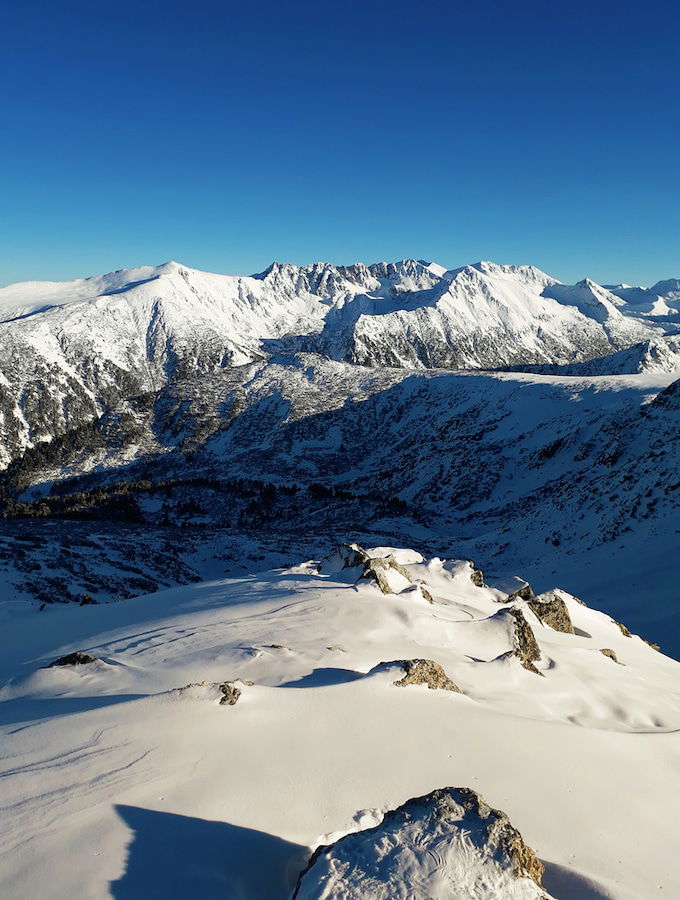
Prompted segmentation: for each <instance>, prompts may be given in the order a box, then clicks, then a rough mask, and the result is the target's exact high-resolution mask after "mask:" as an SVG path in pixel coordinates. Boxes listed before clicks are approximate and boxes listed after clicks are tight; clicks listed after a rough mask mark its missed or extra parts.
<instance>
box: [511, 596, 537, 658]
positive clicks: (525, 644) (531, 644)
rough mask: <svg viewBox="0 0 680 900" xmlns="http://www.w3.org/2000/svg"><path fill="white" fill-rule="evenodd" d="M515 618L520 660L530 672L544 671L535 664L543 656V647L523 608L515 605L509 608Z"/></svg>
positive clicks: (516, 648) (517, 649) (516, 650)
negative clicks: (539, 643) (539, 644)
mask: <svg viewBox="0 0 680 900" xmlns="http://www.w3.org/2000/svg"><path fill="white" fill-rule="evenodd" d="M508 612H509V613H510V615H511V616H512V618H513V620H514V644H515V646H514V652H515V654H516V655H517V656H518V657H519V660H520V662H521V663H522V665H523V666H524V668H525V669H527V670H528V671H529V672H535V673H536V675H541V674H542V673H541V672H539V670H538V669H537V668H536V666H535V665H534V662H535V661H537V660H539V659H540V658H541V648H540V647H539V646H538V641H537V640H536V637H535V635H534V633H533V631H532V630H531V625H529V623H528V622H527V620H526V618H525V617H524V613H523V612H522V610H521V609H517V607H513V608H511V609H509V610H508Z"/></svg>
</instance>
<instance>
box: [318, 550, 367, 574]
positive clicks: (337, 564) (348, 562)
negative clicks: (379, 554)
mask: <svg viewBox="0 0 680 900" xmlns="http://www.w3.org/2000/svg"><path fill="white" fill-rule="evenodd" d="M368 559H369V556H368V553H366V551H365V550H364V549H363V547H360V546H359V545H358V544H340V545H339V546H338V547H336V548H335V550H333V552H332V553H329V554H328V556H324V558H323V559H322V560H321V562H320V563H319V572H320V573H321V574H322V575H335V574H336V573H337V572H342V570H343V569H355V568H357V567H358V566H364V565H365V564H366V562H367V561H368Z"/></svg>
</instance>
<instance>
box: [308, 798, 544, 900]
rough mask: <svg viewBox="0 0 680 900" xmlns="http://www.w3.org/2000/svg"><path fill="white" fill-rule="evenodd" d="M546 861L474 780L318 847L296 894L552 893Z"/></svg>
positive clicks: (330, 897) (447, 898)
mask: <svg viewBox="0 0 680 900" xmlns="http://www.w3.org/2000/svg"><path fill="white" fill-rule="evenodd" d="M542 876H543V865H542V863H541V862H540V860H539V859H538V858H537V856H536V854H535V853H534V851H533V850H532V849H531V848H530V847H529V846H527V844H525V842H524V840H523V839H522V836H521V834H520V833H519V831H518V830H517V829H516V828H515V827H514V826H513V825H512V824H511V822H510V820H509V819H508V817H507V815H506V814H505V813H504V812H501V811H500V810H497V809H493V808H492V807H491V806H489V804H488V803H487V802H486V801H485V800H484V798H483V797H482V796H481V795H480V794H478V793H477V792H476V791H474V790H471V789H470V788H452V787H447V788H441V789H439V790H435V791H432V793H430V794H427V795H426V796H424V797H417V798H415V799H412V800H407V801H406V803H404V804H402V805H401V806H399V807H398V808H397V809H395V810H393V811H391V812H388V813H386V815H385V817H384V819H383V820H382V822H381V823H380V824H379V825H376V826H375V827H373V828H368V829H365V830H363V831H357V832H353V833H351V834H348V835H346V836H345V837H342V838H340V840H338V841H336V842H335V843H334V844H330V845H328V846H321V847H318V848H317V850H315V851H314V853H313V854H312V856H311V858H310V860H309V863H308V865H307V868H306V869H305V870H304V871H303V872H302V873H301V875H300V877H299V878H298V882H297V885H296V888H295V891H294V893H293V900H312V898H319V897H321V896H323V897H324V898H326V900H340V898H343V900H345V898H348V897H357V898H358V897H366V898H368V897H370V898H371V900H391V898H394V897H414V898H415V897H430V898H435V897H436V898H437V900H460V898H463V897H477V898H488V900H491V898H500V897H507V896H512V897H515V898H526V900H537V898H540V900H545V898H550V895H549V894H547V893H546V892H545V891H544V890H543V888H542V887H541V878H542Z"/></svg>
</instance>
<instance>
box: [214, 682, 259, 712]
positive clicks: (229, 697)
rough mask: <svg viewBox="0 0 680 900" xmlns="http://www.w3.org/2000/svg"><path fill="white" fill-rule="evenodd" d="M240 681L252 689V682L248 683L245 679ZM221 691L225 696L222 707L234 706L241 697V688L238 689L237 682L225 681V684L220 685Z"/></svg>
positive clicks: (221, 701) (221, 702)
mask: <svg viewBox="0 0 680 900" xmlns="http://www.w3.org/2000/svg"><path fill="white" fill-rule="evenodd" d="M239 681H240V682H241V684H242V685H244V686H246V687H252V684H253V682H252V681H247V680H245V679H243V678H239ZM219 689H220V691H221V692H222V694H223V697H222V699H221V700H220V706H233V705H234V704H235V703H236V701H237V700H238V698H239V697H240V696H241V688H239V687H236V682H235V681H225V682H224V684H220V685H219Z"/></svg>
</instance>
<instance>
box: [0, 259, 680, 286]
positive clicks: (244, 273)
mask: <svg viewBox="0 0 680 900" xmlns="http://www.w3.org/2000/svg"><path fill="white" fill-rule="evenodd" d="M369 258H370V257H364V258H363V259H353V260H351V261H348V260H346V259H345V260H342V261H338V260H337V259H336V260H333V259H308V260H306V261H303V262H297V261H293V260H290V259H283V258H274V259H270V260H269V262H267V263H266V264H265V265H263V266H261V267H260V268H254V269H251V270H245V269H243V270H241V271H239V270H236V269H233V270H231V271H226V270H224V269H222V268H217V267H215V266H212V267H211V266H207V267H206V266H199V265H193V264H192V263H190V262H188V261H187V260H186V259H182V258H177V257H170V256H168V257H167V258H166V259H164V260H163V261H162V262H144V261H142V262H135V263H132V264H130V265H122V266H121V265H117V266H113V267H109V268H107V267H104V268H101V269H99V270H97V271H87V272H84V273H83V272H82V271H81V270H78V269H75V270H72V271H74V272H76V273H77V274H70V275H69V274H67V275H65V276H56V277H30V276H29V277H26V278H19V279H13V280H11V281H7V280H3V279H2V278H1V277H0V290H2V289H3V288H6V287H11V286H12V285H14V284H22V283H30V282H47V283H49V282H69V281H78V280H83V279H87V278H93V277H97V276H99V275H107V274H110V273H113V272H119V271H128V270H132V269H139V268H145V267H148V268H154V269H156V268H160V267H161V266H164V265H167V263H170V262H175V263H177V264H178V265H183V266H186V267H187V268H189V269H195V270H196V271H199V272H207V273H210V274H213V275H225V276H231V277H235V278H248V277H252V276H253V275H260V274H261V273H262V272H265V271H266V270H267V269H268V268H270V266H272V265H273V264H274V263H278V264H280V265H293V266H297V267H299V268H302V267H304V266H310V265H316V264H321V265H324V264H325V265H331V266H336V267H337V266H351V265H358V264H364V265H367V266H373V265H377V264H379V263H397V262H402V261H404V260H414V261H416V262H421V263H423V262H424V263H426V264H428V265H431V264H433V263H434V264H436V265H440V266H443V267H444V268H445V269H446V270H447V271H453V270H455V269H461V268H464V267H465V266H474V265H477V264H478V263H482V262H490V263H495V264H497V265H502V266H532V267H533V268H536V269H540V271H542V272H544V273H545V274H546V275H549V276H550V277H551V278H555V279H556V280H557V281H560V282H562V283H564V284H576V283H578V282H580V281H583V280H584V279H586V278H587V279H589V280H591V281H594V282H595V283H596V284H599V285H601V286H603V287H605V286H607V285H609V286H618V285H627V286H629V287H644V288H650V287H653V286H654V285H655V284H657V283H658V282H660V281H667V280H673V279H675V278H679V279H680V274H676V273H674V272H671V273H670V274H669V273H666V272H661V273H659V274H658V276H657V277H654V278H651V279H648V281H647V282H641V281H634V280H630V279H626V278H614V279H612V278H610V279H607V278H605V279H599V278H595V277H593V275H591V274H590V273H588V272H586V273H585V274H582V275H581V276H580V277H576V278H564V277H560V276H559V275H558V274H556V273H555V272H553V271H550V269H547V268H545V267H543V266H541V265H537V264H536V263H535V262H531V261H523V262H518V261H516V260H511V261H509V260H499V259H494V258H492V257H489V256H485V257H480V258H478V259H474V260H468V261H467V262H461V263H457V264H455V265H448V264H447V263H446V262H442V261H441V260H440V259H436V258H430V257H427V256H403V255H402V256H398V257H393V258H386V257H383V258H382V259H378V258H376V259H372V260H371V262H366V259H369Z"/></svg>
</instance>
